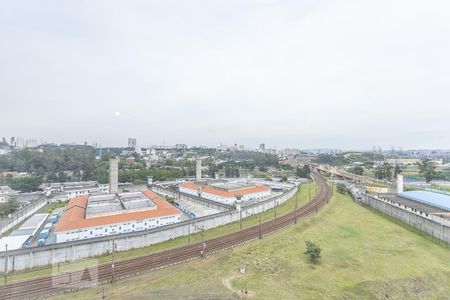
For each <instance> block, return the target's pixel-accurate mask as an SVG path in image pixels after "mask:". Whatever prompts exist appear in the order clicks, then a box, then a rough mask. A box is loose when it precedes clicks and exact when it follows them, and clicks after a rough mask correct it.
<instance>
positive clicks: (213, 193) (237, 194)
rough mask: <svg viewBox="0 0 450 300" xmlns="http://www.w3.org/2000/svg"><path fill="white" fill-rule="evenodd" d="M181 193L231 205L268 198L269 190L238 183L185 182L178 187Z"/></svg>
mask: <svg viewBox="0 0 450 300" xmlns="http://www.w3.org/2000/svg"><path fill="white" fill-rule="evenodd" d="M179 191H180V192H182V193H186V194H190V195H193V196H199V197H202V198H205V199H209V200H214V201H218V202H222V203H225V204H230V205H233V204H234V203H235V202H236V200H241V201H243V202H245V201H249V200H257V199H262V198H266V197H270V195H271V188H270V187H268V186H263V185H247V184H243V183H239V182H217V183H212V184H202V183H198V182H197V183H194V182H187V183H183V184H181V185H180V186H179Z"/></svg>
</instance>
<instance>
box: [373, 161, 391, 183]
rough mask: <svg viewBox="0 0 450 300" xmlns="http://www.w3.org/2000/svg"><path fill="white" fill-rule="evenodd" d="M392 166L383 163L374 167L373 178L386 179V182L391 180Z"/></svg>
mask: <svg viewBox="0 0 450 300" xmlns="http://www.w3.org/2000/svg"><path fill="white" fill-rule="evenodd" d="M392 169H393V167H392V165H390V164H389V163H387V162H385V163H383V164H382V165H380V166H378V167H376V169H375V176H376V178H378V179H387V180H391V178H392Z"/></svg>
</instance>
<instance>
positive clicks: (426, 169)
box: [419, 158, 436, 182]
mask: <svg viewBox="0 0 450 300" xmlns="http://www.w3.org/2000/svg"><path fill="white" fill-rule="evenodd" d="M419 169H420V174H422V175H423V176H424V177H425V180H426V181H427V182H430V181H431V180H433V179H434V178H435V177H436V170H435V169H436V167H435V166H434V165H433V164H432V162H431V160H429V159H428V158H424V159H422V160H421V161H420V164H419Z"/></svg>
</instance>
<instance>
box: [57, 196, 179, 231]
mask: <svg viewBox="0 0 450 300" xmlns="http://www.w3.org/2000/svg"><path fill="white" fill-rule="evenodd" d="M142 193H143V194H144V195H145V196H147V198H149V199H150V200H152V201H153V202H154V203H155V204H156V207H157V208H156V209H153V210H146V211H138V212H132V213H124V214H119V215H111V216H102V217H96V218H89V219H86V218H85V214H86V207H87V203H88V196H79V197H76V198H73V199H72V200H70V201H69V203H68V204H67V208H66V209H65V211H64V213H63V215H62V216H61V219H60V220H59V222H58V224H57V225H56V228H55V231H56V232H62V231H68V230H74V229H81V228H88V227H97V226H103V225H108V224H115V223H124V222H129V221H136V220H144V219H151V218H156V217H163V216H172V215H176V214H180V211H179V210H178V209H176V208H175V207H174V206H172V205H171V204H170V203H169V202H167V201H165V200H163V199H161V198H160V197H159V196H158V195H156V194H155V193H154V192H152V191H147V190H146V191H142Z"/></svg>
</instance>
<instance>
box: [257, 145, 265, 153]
mask: <svg viewBox="0 0 450 300" xmlns="http://www.w3.org/2000/svg"><path fill="white" fill-rule="evenodd" d="M264 150H266V144H259V151H263V152H264Z"/></svg>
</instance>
